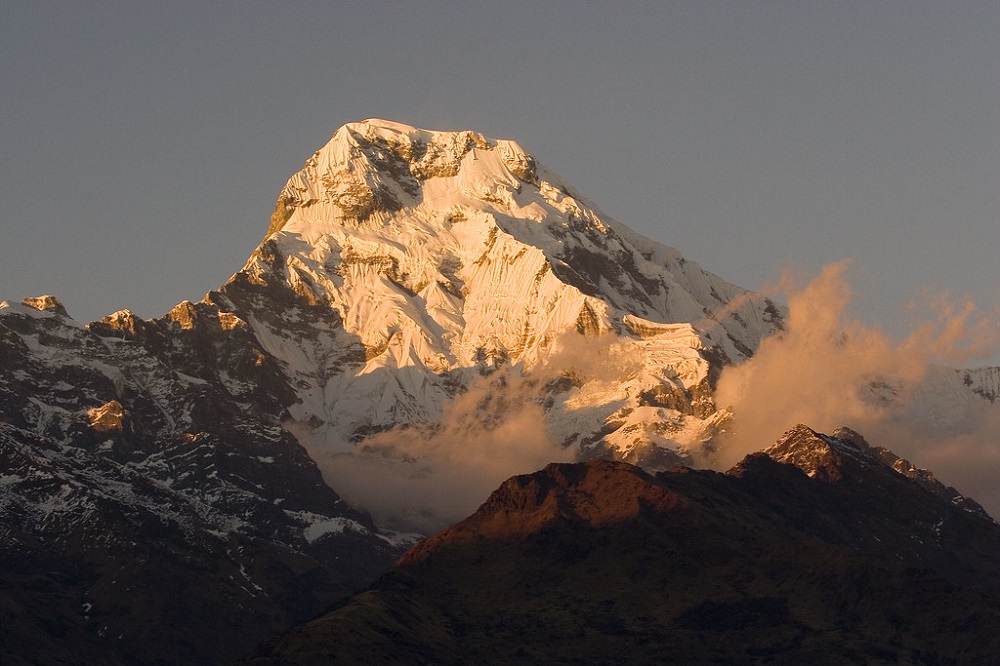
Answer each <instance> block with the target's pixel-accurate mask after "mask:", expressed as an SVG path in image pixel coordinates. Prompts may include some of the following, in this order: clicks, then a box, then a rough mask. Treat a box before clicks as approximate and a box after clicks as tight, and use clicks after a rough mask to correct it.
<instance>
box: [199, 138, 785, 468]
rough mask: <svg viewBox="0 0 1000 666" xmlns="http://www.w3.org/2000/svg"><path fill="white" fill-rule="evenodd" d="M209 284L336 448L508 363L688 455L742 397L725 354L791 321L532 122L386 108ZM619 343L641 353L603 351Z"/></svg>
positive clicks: (651, 454) (634, 443)
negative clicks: (436, 119)
mask: <svg viewBox="0 0 1000 666" xmlns="http://www.w3.org/2000/svg"><path fill="white" fill-rule="evenodd" d="M206 302H207V303H210V304H212V305H214V306H216V307H218V308H219V310H220V311H221V312H229V313H232V314H233V315H235V316H237V317H238V318H239V319H240V320H242V321H245V322H247V324H248V326H249V327H250V328H251V329H252V330H253V332H254V334H255V335H256V338H257V339H258V340H259V341H260V343H261V345H262V347H263V349H264V350H265V351H266V352H267V353H268V354H269V355H270V356H271V357H273V358H274V359H276V360H277V361H278V365H279V366H280V367H281V368H282V370H283V372H284V373H285V375H286V378H287V380H288V384H289V385H290V386H291V387H292V389H293V391H294V392H295V396H296V398H297V401H296V402H295V403H294V404H291V405H289V407H288V409H289V413H290V416H291V418H292V419H293V421H294V427H293V428H292V429H293V430H294V431H295V432H296V433H297V434H298V435H299V437H300V440H301V441H302V442H303V443H304V444H305V445H306V446H307V448H309V450H310V451H311V452H312V454H313V456H314V457H316V458H317V459H321V458H323V457H325V456H327V455H329V454H335V453H341V452H345V451H351V450H353V449H354V445H355V444H356V443H357V442H358V441H360V440H362V439H364V438H365V437H366V436H367V435H370V434H372V433H375V432H380V431H384V430H388V429H391V428H398V427H400V426H406V425H418V424H423V423H427V422H434V421H435V420H437V419H439V418H440V417H441V414H442V406H443V405H444V404H445V403H446V402H447V401H448V400H449V399H451V398H454V397H455V396H456V395H458V394H461V393H462V392H464V391H466V390H468V388H469V387H470V385H472V384H473V383H474V382H476V381H479V380H481V377H482V376H483V375H489V374H491V373H494V372H496V371H497V370H499V369H502V368H514V369H516V372H517V373H529V374H531V373H533V374H534V376H536V377H538V379H539V383H540V386H538V388H537V390H536V391H535V396H536V397H537V400H538V402H541V403H543V404H544V405H545V407H546V413H547V417H546V420H545V426H546V427H547V428H548V429H549V431H550V433H551V437H552V439H553V440H554V441H555V442H556V443H558V444H560V445H570V444H571V445H573V446H574V447H575V449H576V450H578V451H579V452H580V453H581V454H582V455H584V456H593V455H605V454H609V453H610V454H611V455H613V456H615V457H618V458H622V459H629V460H635V461H643V462H647V463H653V462H654V461H656V460H657V459H661V460H662V461H664V464H666V463H669V462H672V461H676V460H680V459H686V456H687V452H688V450H689V449H691V448H693V449H695V450H698V449H700V447H701V446H702V445H703V443H704V442H705V441H707V440H708V439H710V438H711V436H712V434H713V432H714V431H715V428H716V425H717V423H718V421H719V420H720V419H723V418H724V417H725V414H720V413H719V412H718V411H717V410H716V406H715V405H714V403H713V402H712V397H711V396H712V383H713V381H714V378H715V374H716V373H717V372H718V370H719V368H720V367H721V365H722V364H724V363H727V362H731V361H739V360H741V359H744V358H746V357H747V356H749V355H750V354H752V353H753V350H754V349H755V348H756V346H757V344H758V343H759V341H760V339H761V338H762V337H764V336H765V335H768V334H770V333H773V332H774V331H775V330H777V329H778V328H780V326H781V313H780V311H779V309H778V308H777V307H776V306H775V305H774V304H773V303H771V302H770V301H768V300H767V299H765V298H761V297H758V296H755V295H752V294H749V293H748V292H746V291H744V290H742V289H739V288H737V287H734V286H733V285H731V284H728V283H726V282H725V281H723V280H721V279H720V278H718V277H716V276H714V275H712V274H710V273H707V272H705V271H703V270H702V269H701V268H699V267H698V266H696V265H695V264H694V263H692V262H688V261H686V260H685V259H684V258H683V257H681V256H680V255H679V254H678V253H677V252H676V251H675V250H672V249H670V248H667V247H664V246H662V245H658V244H656V243H654V242H652V241H649V240H647V239H645V238H642V237H640V236H638V235H637V234H635V233H633V232H631V231H629V230H628V229H626V228H625V227H622V226H620V225H618V224H617V223H615V222H614V221H612V220H610V219H608V218H607V216H605V215H604V214H603V213H601V212H600V211H598V210H597V209H596V208H595V207H594V206H593V205H591V204H590V203H588V202H587V201H586V200H584V199H583V198H582V197H580V196H579V195H578V194H576V193H575V192H574V191H573V190H572V189H571V188H570V186H569V185H568V184H566V183H564V182H563V181H562V180H561V179H559V178H558V177H557V176H555V175H554V174H552V173H551V172H549V171H548V170H547V169H545V167H543V166H542V165H541V164H539V163H538V162H537V161H536V160H535V159H534V158H533V157H532V156H531V155H530V154H528V153H526V152H525V151H524V150H523V149H522V148H521V147H520V146H519V145H518V144H516V143H515V142H513V141H505V140H493V139H488V138H485V137H483V136H481V135H479V134H476V133H473V132H431V131H427V130H419V129H415V128H413V127H408V126H404V125H399V124H395V123H390V122H387V121H380V120H368V121H365V122H362V123H355V124H350V125H346V126H344V127H342V128H341V129H340V130H339V131H338V132H337V133H336V135H335V136H334V137H333V138H332V139H331V141H330V142H329V143H328V144H327V145H326V146H324V147H323V148H322V149H321V150H319V151H317V152H316V153H315V154H314V155H313V156H312V157H311V158H310V159H309V160H308V161H307V162H306V165H305V167H304V168H303V169H302V171H300V172H299V173H297V174H296V175H294V176H293V177H292V178H291V179H290V180H289V181H288V184H287V185H286V186H285V188H284V190H283V191H282V193H281V196H280V198H279V200H278V205H277V208H276V210H275V212H274V215H273V216H272V221H271V227H270V230H269V233H268V236H267V238H266V240H265V241H264V243H263V244H262V245H261V246H260V247H259V248H258V249H257V250H256V251H255V252H254V255H253V256H252V257H251V259H250V260H249V261H248V262H247V264H246V266H245V267H244V268H243V269H242V270H241V271H239V272H238V273H237V274H236V275H235V276H233V278H232V279H231V280H230V281H229V282H228V283H227V284H226V285H224V286H223V287H222V288H221V289H220V290H219V291H218V292H213V293H211V294H209V296H208V297H207V299H206ZM586 340H589V341H590V346H589V347H588V346H587V344H586V342H585V341H586ZM598 340H601V341H602V342H598ZM581 352H582V353H581ZM602 353H603V357H602V358H601V359H600V360H599V361H598V363H597V365H599V366H601V368H603V367H607V366H614V365H616V364H617V365H623V366H626V370H625V371H624V372H623V373H621V374H620V375H619V376H615V377H613V378H611V379H610V380H607V379H606V378H605V377H603V376H602V375H604V374H606V373H602V372H601V369H600V368H595V367H587V364H586V363H585V362H584V361H585V360H586V359H587V357H588V356H595V357H596V356H599V355H601V354H602ZM568 356H572V357H573V358H571V359H570V358H567V357H568Z"/></svg>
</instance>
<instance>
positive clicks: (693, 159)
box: [0, 0, 1000, 333]
mask: <svg viewBox="0 0 1000 666" xmlns="http://www.w3.org/2000/svg"><path fill="white" fill-rule="evenodd" d="M0 61H2V62H3V66H2V67H0V137H2V145H0V149H2V153H0V299H2V298H6V299H11V300H14V299H17V300H20V299H21V298H23V297H26V296H31V295H37V294H41V293H52V294H55V295H56V296H58V297H59V298H60V299H61V300H63V302H64V303H65V304H66V306H67V308H68V309H69V311H70V314H72V315H74V316H75V317H77V318H78V319H80V320H83V321H90V320H92V319H97V318H99V317H101V316H103V315H104V314H107V313H109V312H112V311H114V310H117V309H121V308H126V307H127V308H130V309H132V310H133V311H135V312H136V313H138V314H140V315H142V316H147V317H148V316H156V315H160V314H162V313H163V312H165V311H167V310H169V309H170V308H171V307H172V306H173V305H174V304H175V303H177V302H179V301H180V300H182V299H185V298H186V299H192V300H196V299H199V298H201V297H202V296H203V295H204V293H205V292H206V291H208V290H209V289H213V288H216V287H217V286H219V285H220V284H221V283H223V282H224V281H225V280H226V279H227V278H228V277H229V276H230V275H231V274H232V273H233V272H235V271H236V270H238V269H239V268H240V267H241V266H242V264H243V261H244V260H245V259H246V257H247V256H248V255H249V254H250V252H251V251H252V250H253V248H254V247H255V246H256V245H257V243H258V242H259V241H260V239H261V238H262V236H263V234H264V232H265V231H266V229H267V225H268V218H269V216H270V213H271V211H272V209H273V206H274V201H275V199H276V197H277V195H278V193H279V191H280V190H281V187H282V186H283V184H284V182H285V181H286V180H287V178H288V177H289V176H290V175H291V174H292V173H294V172H295V171H297V170H298V169H299V168H300V167H301V165H302V163H303V162H304V161H305V159H306V158H307V157H308V156H309V155H310V154H311V153H312V152H313V151H314V150H316V149H317V148H319V147H320V146H322V145H323V144H324V143H325V142H326V141H327V139H328V138H329V137H330V136H331V135H332V134H333V132H334V131H335V130H336V129H337V127H339V126H340V125H342V124H344V123H346V122H350V121H356V120H361V119H364V118H368V117H382V118H388V119H391V120H396V121H400V122H405V123H409V124H412V125H416V126H419V127H426V128H430V129H456V130H457V129H474V130H477V131H479V132H482V133H484V134H486V135H487V136H492V137H498V138H512V139H516V140H518V141H519V142H520V143H521V144H522V145H523V146H524V147H525V148H526V149H527V150H529V151H530V152H532V153H534V154H535V156H536V157H537V158H538V159H539V160H541V161H542V162H544V163H545V164H546V165H547V166H548V167H549V168H551V169H553V170H554V171H556V172H558V173H560V174H562V175H563V176H565V177H566V178H567V179H568V180H569V181H570V182H571V183H573V184H574V185H575V186H576V187H577V189H578V190H580V191H581V192H582V193H583V194H584V195H585V196H586V197H588V198H589V199H591V200H592V201H594V202H595V203H596V204H597V205H598V206H600V207H601V208H602V209H604V210H605V211H606V212H607V213H609V214H610V215H612V216H613V217H615V218H616V219H618V220H620V221H621V222H623V223H625V224H627V225H628V226H630V227H632V228H634V229H636V230H637V231H639V232H641V233H643V234H645V235H647V236H649V237H651V238H653V239H655V240H657V241H660V242H662V243H665V244H667V245H671V246H673V247H675V248H677V249H678V250H680V251H681V252H682V253H683V254H684V255H685V256H687V257H688V258H689V259H692V260H694V261H697V262H698V263H700V264H701V265H702V266H703V267H705V268H707V269H708V270H710V271H712V272H714V273H717V274H719V275H721V276H722V277H724V278H726V279H728V280H729V281H731V282H735V283H737V284H739V285H741V286H744V287H747V288H757V287H759V286H761V285H762V284H764V283H767V282H770V281H773V280H775V279H776V278H777V277H778V275H779V274H780V273H781V271H782V270H783V269H784V268H786V267H794V268H798V269H800V270H802V271H806V272H809V273H811V274H815V273H817V272H818V271H819V270H820V268H821V267H822V266H823V265H824V264H828V263H831V262H836V261H839V260H842V259H851V260H852V262H853V263H852V267H851V270H850V273H849V275H850V277H851V280H852V284H853V286H854V288H855V290H856V292H857V293H858V300H857V302H856V304H855V306H854V308H855V310H854V311H855V313H856V314H857V316H859V317H861V318H862V319H863V320H864V321H866V322H868V323H870V324H873V325H877V326H882V327H884V328H886V329H887V330H888V331H890V332H891V333H899V332H901V331H903V330H905V326H904V325H903V324H901V323H900V322H901V321H902V320H903V319H905V317H906V316H907V315H905V314H903V313H901V311H902V308H903V306H904V305H905V304H906V303H907V302H909V301H912V300H913V299H914V298H925V296H924V294H925V292H927V291H931V292H935V293H940V292H946V293H949V294H951V295H952V296H953V297H961V298H966V297H968V298H971V299H972V300H974V301H975V302H976V303H977V304H978V305H979V306H980V308H981V309H984V310H991V309H995V308H997V307H998V306H1000V262H998V261H997V259H998V252H1000V3H997V2H995V1H991V2H982V3H971V2H941V1H937V0H935V1H933V2H919V1H914V0H907V1H905V2H876V1H872V0H864V1H862V2H833V1H824V2H807V1H804V0H794V1H791V2H781V1H777V0H769V1H767V2H751V1H741V2H702V1H692V2H649V3H636V2H555V1H551V2H523V3H522V2H508V1H504V2H491V3H480V2H455V3H444V2H399V3H394V2H374V1H371V2H357V3H351V2H316V3H305V2H273V3H264V2H249V1H241V2H211V3H205V2H190V3H189V2H163V3H150V2H113V3H111V2H101V1H97V0H88V2H85V3H83V2H73V3H70V2H35V1H34V0H23V1H22V0H8V1H6V2H4V3H2V5H0Z"/></svg>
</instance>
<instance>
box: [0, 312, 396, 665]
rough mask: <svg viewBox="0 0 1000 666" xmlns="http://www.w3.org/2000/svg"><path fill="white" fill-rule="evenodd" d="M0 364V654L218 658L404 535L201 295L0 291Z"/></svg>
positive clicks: (244, 336) (260, 357)
mask: <svg viewBox="0 0 1000 666" xmlns="http://www.w3.org/2000/svg"><path fill="white" fill-rule="evenodd" d="M0 364H2V367H3V373H2V376H0V412H2V415H3V418H2V419H0V513H2V516H3V520H2V522H0V553H2V561H3V563H4V566H3V567H2V571H0V581H2V583H3V589H4V590H5V594H4V595H3V598H2V600H0V604H2V605H0V618H2V620H0V625H2V630H0V653H2V654H4V655H5V657H4V663H21V661H23V663H52V662H55V661H60V660H61V661H65V662H66V663H80V662H92V663H157V662H168V663H177V662H178V661H192V662H194V661H197V662H200V663H213V662H225V661H229V660H231V659H233V658H235V657H237V656H240V655H241V654H242V653H243V652H245V651H247V650H248V649H249V648H251V647H252V646H253V645H254V644H255V643H256V642H257V641H258V640H259V639H260V637H261V636H265V635H271V634H275V633H276V632H279V631H281V630H283V629H285V628H286V627H287V626H289V625H290V624H291V623H293V622H296V621H302V620H305V619H307V618H308V617H310V616H312V615H314V614H315V613H317V612H319V611H320V610H322V609H323V608H324V607H326V606H327V605H328V604H329V603H330V602H331V600H333V599H336V598H338V597H341V596H344V595H346V594H349V593H351V592H353V591H354V590H355V589H357V588H358V587H359V586H361V585H363V584H364V583H366V582H368V581H370V580H371V579H372V578H373V577H374V576H375V575H377V574H378V573H379V572H380V571H382V570H383V569H384V568H385V567H386V566H388V565H389V564H390V563H391V562H392V561H393V559H394V558H395V557H396V556H397V555H398V553H399V552H400V551H401V549H402V546H403V545H404V544H405V543H406V541H405V540H403V541H400V540H399V539H398V538H397V537H395V536H393V535H389V534H384V533H381V532H379V530H377V529H376V528H375V526H374V525H373V524H372V522H371V519H370V517H368V516H367V515H366V514H364V513H363V512H360V511H358V510H356V509H354V508H352V507H350V506H348V505H346V504H345V503H344V502H343V501H342V500H341V499H340V498H339V497H338V496H337V494H336V493H335V492H334V491H333V490H331V489H330V488H329V487H328V486H326V485H325V484H324V483H323V480H322V477H321V475H320V473H319V470H318V469H317V467H316V465H315V463H314V462H313V461H312V460H311V459H310V458H309V457H308V455H306V453H305V451H304V450H303V449H302V448H301V447H300V446H299V445H298V443H297V442H296V441H295V439H294V438H293V437H292V436H291V435H290V434H289V433H288V432H286V431H285V430H283V429H281V427H280V425H279V420H280V416H281V410H282V409H283V408H282V404H283V403H284V402H288V401H290V400H291V399H292V398H291V395H290V393H289V390H288V387H287V386H286V384H285V382H284V379H283V377H282V375H281V373H280V372H279V371H278V369H277V367H276V363H275V361H274V360H273V359H270V358H268V357H267V356H266V355H265V354H264V353H263V352H262V351H261V350H260V348H259V345H257V344H256V343H255V341H254V340H253V336H252V334H251V333H250V332H249V330H248V328H247V326H246V325H245V324H243V323H242V322H239V321H238V320H236V319H234V318H232V317H227V316H225V315H221V316H220V313H219V312H218V311H217V310H215V309H213V308H211V307H210V306H207V305H202V304H199V305H184V306H179V307H178V308H177V309H175V310H174V311H172V312H171V313H169V314H168V315H167V316H166V317H164V318H163V319H156V320H151V321H142V320H140V319H137V318H136V317H134V316H132V315H130V314H128V313H124V312H123V313H116V314H115V315H112V316H110V317H108V318H106V319H105V320H103V321H102V322H97V323H94V324H91V325H90V326H88V327H84V326H81V325H79V324H78V323H77V322H75V321H74V320H73V319H71V318H70V317H69V316H68V315H67V313H66V311H65V309H64V308H63V307H62V305H61V304H60V303H59V302H58V301H57V300H55V299H53V298H51V297H49V298H42V299H28V300H27V301H26V302H25V303H23V304H10V303H6V302H5V303H3V304H2V305H0ZM19 660H20V661H19Z"/></svg>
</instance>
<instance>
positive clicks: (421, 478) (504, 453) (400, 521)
mask: <svg viewBox="0 0 1000 666" xmlns="http://www.w3.org/2000/svg"><path fill="white" fill-rule="evenodd" d="M639 361H640V359H637V358H635V357H634V356H633V355H631V354H630V353H629V352H627V351H626V350H625V348H624V347H623V346H621V345H618V344H616V343H615V342H614V339H613V336H610V335H606V336H598V337H589V338H588V337H584V336H581V335H578V334H576V333H571V334H568V335H566V336H564V337H561V338H560V339H559V340H557V341H556V342H555V343H554V345H553V349H552V352H551V354H550V355H549V357H548V358H547V359H546V361H545V363H544V365H541V366H539V367H536V368H533V369H531V371H526V370H525V369H524V368H523V367H521V366H520V365H514V366H510V365H508V366H504V367H502V368H501V369H499V370H497V371H495V372H493V373H491V374H489V375H487V376H480V377H477V378H476V379H475V380H473V381H472V382H471V383H470V385H469V387H468V389H467V390H466V391H465V392H464V393H462V394H460V395H458V396H456V397H455V398H454V399H453V400H451V401H450V402H448V403H446V404H445V405H444V407H443V409H442V414H441V419H440V420H439V421H437V422H434V423H430V424H422V425H418V426H408V427H398V428H394V429H392V430H390V431H387V432H384V433H380V434H378V435H375V436H372V437H370V438H368V439H366V440H365V441H364V442H362V443H360V444H359V445H358V446H357V448H356V449H355V450H354V451H352V452H350V453H343V454H338V455H334V456H332V457H329V456H326V457H323V456H317V460H318V461H319V464H320V465H321V467H322V469H323V473H324V476H325V478H326V479H327V481H328V482H329V483H330V485H331V486H332V487H333V488H335V489H336V490H337V492H338V493H340V494H341V495H342V496H343V497H344V498H345V499H346V500H347V501H349V502H351V503H352V504H356V505H359V506H362V507H364V508H365V509H366V510H368V511H369V512H370V513H371V514H372V516H373V517H374V518H375V520H376V522H377V523H378V524H379V525H383V526H385V527H389V528H392V529H398V530H404V531H407V530H409V531H417V532H421V533H424V534H428V533H433V532H434V531H437V530H439V529H441V528H443V527H445V526H447V525H449V524H451V523H453V522H455V521H457V520H460V519H462V518H465V517H466V516H468V515H470V514H471V513H472V512H474V511H475V510H476V508H477V507H478V506H479V505H480V504H481V503H482V502H483V501H485V500H486V498H487V497H488V496H489V494H490V492H492V491H493V490H494V489H495V488H497V486H499V485H500V484H501V483H502V482H503V481H504V480H506V479H508V478H510V477H511V476H513V475H515V474H525V473H530V472H534V471H536V470H538V469H541V468H542V467H544V466H545V465H547V464H548V463H550V462H569V461H572V460H575V459H576V453H577V451H576V449H575V448H574V447H565V446H563V445H562V444H561V443H560V442H556V441H555V440H554V439H553V438H552V436H551V433H550V431H549V427H548V424H547V417H546V414H545V409H544V406H543V404H544V401H545V398H546V395H547V393H548V389H549V387H550V386H552V385H553V384H552V383H553V382H555V381H556V380H559V379H566V378H570V379H571V380H572V381H574V382H584V381H604V380H610V379H612V378H620V377H621V376H623V375H626V374H628V373H630V372H635V371H637V370H638V369H639V368H640V367H641V364H640V362H639ZM560 390H565V386H562V388H561V389H560Z"/></svg>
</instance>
